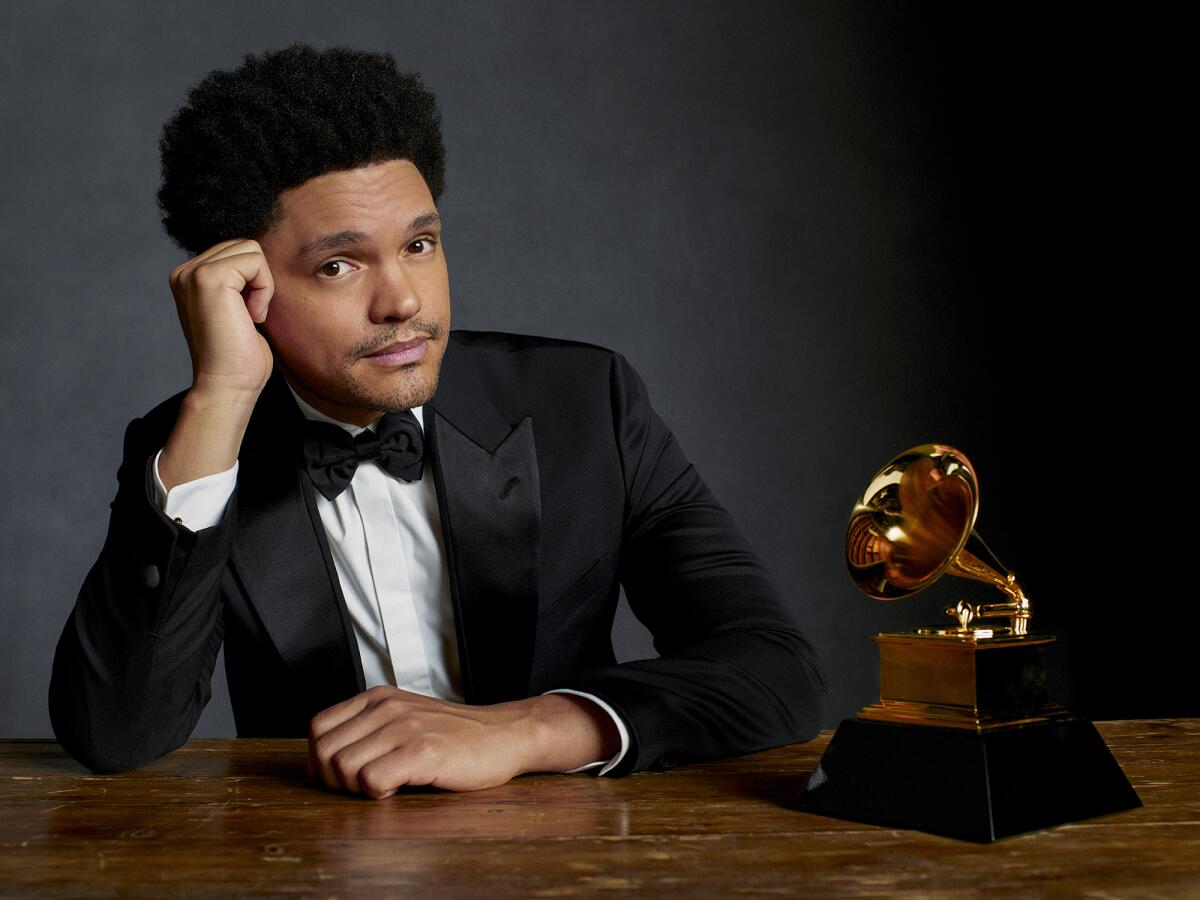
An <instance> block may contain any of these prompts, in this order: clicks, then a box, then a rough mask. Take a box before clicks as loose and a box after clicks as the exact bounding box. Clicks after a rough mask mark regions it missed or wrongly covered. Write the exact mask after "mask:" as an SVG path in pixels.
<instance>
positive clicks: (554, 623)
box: [537, 553, 616, 646]
mask: <svg viewBox="0 0 1200 900" xmlns="http://www.w3.org/2000/svg"><path fill="white" fill-rule="evenodd" d="M611 560H612V554H611V553H606V554H604V556H602V557H600V558H599V559H597V560H596V561H595V562H594V563H592V565H591V566H590V567H589V568H588V570H587V571H586V572H584V573H583V575H581V576H580V577H579V578H577V579H576V580H575V581H574V583H572V584H571V586H570V587H568V588H567V589H566V590H564V591H563V592H562V593H561V594H559V595H558V596H557V597H556V598H554V600H552V601H551V602H550V605H549V606H547V607H546V608H545V609H544V610H542V611H541V612H540V613H539V614H538V622H537V644H538V646H541V645H542V644H544V643H546V642H547V641H551V640H554V639H555V638H557V637H559V636H560V635H561V634H562V633H563V632H564V631H565V630H566V629H567V628H568V626H570V627H571V628H572V629H577V628H579V627H584V628H587V629H589V630H590V629H591V627H592V626H594V625H597V624H599V623H598V622H597V619H598V618H603V616H604V614H605V612H604V611H605V606H606V601H608V600H609V598H610V597H613V598H615V596H616V576H615V573H614V572H613V569H612V565H611ZM607 605H609V606H613V605H614V604H607ZM608 618H609V620H610V621H609V622H608V628H610V629H611V627H612V622H611V618H612V616H611V612H610V613H609V614H608Z"/></svg>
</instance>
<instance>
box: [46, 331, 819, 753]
mask: <svg viewBox="0 0 1200 900" xmlns="http://www.w3.org/2000/svg"><path fill="white" fill-rule="evenodd" d="M180 396H181V395H180ZM179 400H180V397H179V396H177V397H175V398H173V399H172V400H169V401H167V402H166V403H164V404H162V405H161V406H159V407H158V408H156V409H155V410H154V411H152V412H151V413H150V414H148V415H147V416H146V417H145V418H143V419H139V420H136V421H134V422H133V423H132V424H131V425H130V426H129V428H128V430H127V432H126V436H125V451H124V460H123V462H122V465H121V469H120V471H119V473H118V492H117V496H116V499H115V500H114V501H113V504H112V515H111V519H110V524H109V530H108V535H107V538H106V540H105V544H104V548H103V550H102V551H101V553H100V557H99V559H98V560H97V562H96V564H95V566H93V568H92V570H91V571H90V572H89V574H88V576H87V579H86V581H85V582H84V585H83V588H82V590H81V592H80V595H79V598H78V600H77V602H76V604H75V608H74V610H73V611H72V614H71V617H70V619H69V620H68V622H67V625H66V628H65V629H64V631H63V634H62V638H61V639H60V641H59V644H58V648H57V652H56V654H55V660H54V671H53V676H52V680H51V685H50V713H51V720H52V722H53V725H54V731H55V734H56V735H57V737H58V739H59V741H60V742H61V743H62V745H63V746H64V747H65V748H66V749H67V750H68V751H69V752H70V753H71V754H72V755H74V756H75V757H76V758H77V759H79V760H80V761H81V762H83V763H84V764H85V765H87V766H88V767H90V768H92V769H94V770H97V771H120V770H126V769H130V768H135V767H137V766H140V765H143V764H145V763H147V762H150V761H152V760H154V759H156V758H158V757H159V756H161V755H163V754H164V753H167V752H168V751H170V750H173V749H174V748H175V747H178V746H179V745H180V744H182V743H183V742H184V741H186V740H187V738H188V736H189V735H190V733H191V731H192V728H193V727H194V725H195V723H196V720H197V718H198V717H199V715H200V712H201V710H202V708H203V706H204V704H205V703H206V702H207V701H208V698H209V696H210V688H209V679H210V676H211V674H212V670H213V666H214V664H215V661H216V657H217V651H218V649H219V648H220V647H221V644H222V642H224V645H225V663H226V671H227V675H228V683H229V692H230V699H231V701H232V705H233V712H234V716H235V719H236V722H237V729H238V734H239V736H242V737H270V736H277V737H284V736H288V737H299V736H305V735H307V733H308V723H309V720H310V719H311V717H312V716H313V715H315V714H316V713H317V712H319V711H320V710H322V709H324V708H326V707H328V706H331V705H332V704H334V703H337V702H340V701H341V700H344V699H346V698H347V697H350V696H352V695H354V694H355V693H357V692H359V691H361V690H362V689H363V675H362V666H361V663H360V661H359V658H358V646H357V642H356V640H355V637H354V632H353V629H352V626H351V623H350V618H349V615H348V613H347V610H346V605H345V601H344V599H343V598H342V594H341V590H340V588H339V584H338V578H337V574H336V571H335V569H334V566H333V562H332V559H331V557H330V554H329V549H328V546H327V543H326V538H325V533H324V530H323V528H322V526H321V522H320V519H319V517H318V515H317V512H316V508H315V505H314V492H313V488H312V485H311V483H310V482H309V480H308V478H307V476H305V475H304V474H303V473H302V471H301V469H300V467H299V440H298V434H299V429H300V427H301V425H302V422H303V417H302V415H301V413H300V411H299V410H298V409H297V407H296V404H295V402H294V401H293V400H292V398H291V396H290V394H289V393H288V391H287V388H286V385H284V384H283V383H282V381H281V380H279V379H278V378H273V379H272V381H271V383H270V384H269V385H268V387H267V388H266V390H264V392H263V395H262V397H260V399H259V402H258V405H257V406H256V408H255V412H254V415H253V417H252V419H251V423H250V426H249V428H248V430H247V433H246V436H245V439H244V440H243V443H242V450H241V454H240V467H239V471H238V483H237V488H236V490H235V492H234V495H233V497H232V499H231V500H230V503H229V505H228V507H227V509H226V512H225V515H224V517H223V519H222V521H221V522H220V523H218V524H217V525H216V526H214V527H212V528H207V529H204V530H202V531H199V532H195V533H193V532H191V531H189V530H188V529H186V528H184V527H182V526H180V525H177V524H176V523H174V522H172V521H171V520H169V519H167V518H166V517H165V516H164V515H163V513H162V512H161V511H160V510H159V509H158V507H157V505H156V503H155V502H154V499H153V498H154V491H153V484H152V478H153V475H152V468H151V466H152V461H153V457H154V455H155V454H156V453H157V452H158V450H159V449H161V448H162V446H163V445H164V443H165V442H166V438H167V435H168V434H169V433H170V430H171V427H172V425H173V424H174V421H175V417H176V415H177V412H178V408H179ZM425 431H426V446H427V452H428V453H430V454H431V470H432V473H433V477H434V478H435V479H436V486H437V495H438V502H439V506H440V512H441V520H442V527H443V531H444V537H445V543H446V550H447V560H448V565H449V569H450V586H451V593H452V597H453V601H454V610H455V616H456V622H457V629H458V641H459V655H460V660H461V665H462V675H463V680H464V690H465V694H466V699H467V702H468V703H476V704H483V703H495V702H499V701H503V700H511V699H518V698H522V697H527V696H531V695H535V694H538V693H542V692H544V691H546V690H549V689H551V688H560V687H561V688H575V689H578V690H582V691H587V692H589V693H591V694H594V695H596V696H598V697H600V698H602V699H604V700H605V701H606V702H608V703H609V704H610V705H611V706H612V707H613V708H614V709H615V710H616V711H617V713H618V714H619V715H620V716H621V717H622V718H623V720H624V721H625V723H626V725H627V726H628V728H629V734H630V739H631V746H630V750H629V752H628V754H627V755H626V756H625V758H624V759H623V760H622V762H621V764H620V765H619V766H618V767H617V768H616V769H615V770H614V774H624V773H627V772H631V771H635V770H638V769H643V768H646V767H649V766H667V765H671V764H673V762H675V761H684V760H687V759H703V758H712V757H717V756H725V755H732V754H736V753H743V752H748V751H751V750H756V749H761V748H764V747H769V746H778V745H780V744H785V743H791V742H794V741H797V740H805V739H808V738H810V737H811V736H812V735H813V734H814V733H815V732H816V731H817V730H818V729H819V728H820V721H821V713H822V707H823V701H824V690H825V688H824V681H823V678H822V676H821V672H820V667H819V664H818V662H817V659H816V655H815V654H814V652H813V650H812V647H811V646H810V645H809V644H808V642H807V641H806V640H805V639H804V637H803V636H802V635H801V633H800V631H799V629H798V628H797V627H796V625H795V624H794V622H793V620H792V618H791V616H790V615H789V614H788V612H787V608H786V606H785V604H784V603H783V601H782V599H781V598H780V596H779V594H778V593H777V591H776V589H775V587H774V586H773V584H772V582H771V581H770V579H769V578H768V576H767V574H766V572H765V571H764V569H763V566H762V564H761V562H760V561H759V559H758V557H757V556H756V555H755V554H754V553H753V552H752V551H751V549H750V548H749V547H748V546H747V544H746V542H745V540H744V539H743V538H742V536H741V534H740V533H739V532H738V530H737V528H736V526H735V525H734V523H733V521H732V520H731V518H730V516H729V515H728V513H727V512H726V511H725V510H724V509H723V508H722V507H721V506H720V505H719V504H718V503H717V501H716V500H715V499H714V498H713V496H712V494H711V493H710V492H709V491H708V489H707V488H706V487H705V485H704V483H703V482H702V481H701V479H700V477H699V475H698V474H697V473H696V471H695V469H694V468H693V467H692V466H691V465H690V464H689V463H688V461H687V460H686V459H685V458H684V456H683V454H682V452H681V451H680V449H679V447H678V445H677V444H676V442H675V440H674V438H673V437H672V435H671V433H670V432H669V430H668V429H667V427H666V426H665V425H664V424H663V422H662V420H661V419H659V417H658V416H657V415H655V413H654V412H653V411H652V410H651V408H650V405H649V402H648V399H647V397H646V391H645V387H644V385H643V384H642V382H641V380H640V379H639V378H638V376H637V375H636V373H635V372H634V371H633V370H632V368H630V366H629V365H628V363H626V362H625V360H624V359H623V358H622V357H621V356H619V355H618V354H615V353H612V352H610V351H607V350H603V349H601V348H598V347H592V346H588V345H583V344H576V343H569V342H563V341H551V340H546V339H541V338H530V337H521V336H515V335H504V334H491V333H470V332H454V333H452V334H451V336H450V340H449V343H448V346H447V349H446V355H445V358H444V360H443V365H442V373H441V379H440V383H439V386H438V390H437V393H436V395H435V396H434V398H433V399H432V400H431V401H430V402H429V403H428V404H427V405H426V407H425ZM620 585H624V587H625V591H626V595H627V597H628V599H629V602H630V605H631V607H632V609H633V611H634V613H635V614H636V615H637V616H638V618H639V619H640V620H641V621H642V622H643V623H644V624H645V625H646V626H647V627H648V628H649V630H650V631H651V633H652V634H653V635H654V641H655V647H656V649H657V650H658V652H659V653H660V654H661V656H660V658H658V659H652V660H642V661H638V662H629V663H624V664H621V665H618V664H616V662H615V659H614V656H613V649H612V643H611V636H610V634H611V626H612V620H613V614H614V610H615V608H616V604H617V598H618V589H619V586H620Z"/></svg>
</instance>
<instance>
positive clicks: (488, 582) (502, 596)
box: [425, 352, 541, 703]
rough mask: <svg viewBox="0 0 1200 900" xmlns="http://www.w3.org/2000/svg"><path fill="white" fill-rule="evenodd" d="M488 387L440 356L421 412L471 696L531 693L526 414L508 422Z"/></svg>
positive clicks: (535, 508) (532, 569) (533, 603)
mask: <svg viewBox="0 0 1200 900" xmlns="http://www.w3.org/2000/svg"><path fill="white" fill-rule="evenodd" d="M447 356H448V357H449V356H450V354H449V352H448V354H447ZM486 397H487V393H486V391H484V390H483V389H482V386H481V385H471V384H470V374H469V373H468V372H464V371H463V370H461V369H459V368H456V367H453V366H446V367H444V368H443V376H442V383H441V384H440V385H439V387H438V393H437V396H436V398H435V399H434V400H433V401H431V404H430V405H429V406H427V407H426V409H427V410H430V411H432V412H433V415H432V416H429V415H427V416H426V419H425V427H426V434H427V438H428V445H429V449H430V452H432V454H433V466H432V468H433V473H434V478H435V479H436V482H437V490H438V503H439V505H440V507H441V516H442V531H443V533H444V536H445V539H446V551H447V557H448V559H447V562H448V565H449V567H450V587H451V592H452V593H453V596H454V604H455V614H456V615H457V617H458V636H459V658H460V663H461V666H462V672H463V687H464V691H465V693H466V698H467V701H468V702H469V703H496V702H499V701H502V700H512V699H517V698H521V697H525V696H527V695H528V692H529V674H530V665H531V661H532V658H533V644H534V632H535V627H536V623H537V596H538V572H539V563H540V555H541V492H540V485H539V481H538V465H537V450H536V448H535V446H534V437H533V420H532V419H531V418H529V417H528V416H526V417H525V418H524V419H522V420H521V421H520V422H519V423H518V424H517V426H516V427H515V428H512V427H510V426H509V424H508V423H507V422H505V421H504V419H503V418H502V417H501V415H500V414H499V412H498V411H497V410H496V409H495V408H494V407H493V406H492V405H491V404H490V402H489V401H487V400H486Z"/></svg>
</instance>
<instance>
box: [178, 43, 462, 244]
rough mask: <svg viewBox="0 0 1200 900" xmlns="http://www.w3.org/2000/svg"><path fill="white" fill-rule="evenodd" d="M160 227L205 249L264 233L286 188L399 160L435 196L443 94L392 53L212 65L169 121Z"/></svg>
mask: <svg viewBox="0 0 1200 900" xmlns="http://www.w3.org/2000/svg"><path fill="white" fill-rule="evenodd" d="M159 150H160V151H161V154H162V186H161V187H160V188H159V191H158V205H159V208H160V209H161V210H162V222H163V227H164V228H165V229H166V231H167V234H169V235H170V236H171V237H172V238H173V239H174V240H175V242H176V243H177V244H179V245H180V246H181V247H183V248H184V249H185V250H187V251H189V252H191V253H199V252H200V251H202V250H205V249H206V248H208V247H211V246H212V245H213V244H216V243H218V242H220V241H223V240H227V239H229V238H233V237H251V238H257V237H260V236H261V235H262V234H264V233H265V232H266V231H268V230H269V229H270V228H271V226H272V225H274V224H275V223H276V222H277V221H278V218H279V195H280V193H281V192H283V191H285V190H287V189H288V188H292V187H296V186H297V185H300V184H303V183H304V182H305V181H308V180H309V179H310V178H315V177H316V176H318V175H323V174H325V173H326V172H337V171H342V170H345V169H355V168H358V167H360V166H364V165H369V164H371V163H376V162H383V161H385V160H390V159H407V160H410V161H411V162H412V163H413V165H415V166H416V167H417V170H418V171H419V172H420V173H421V175H422V176H423V177H424V179H425V183H426V185H428V187H429V192H430V193H431V194H432V195H433V198H434V200H435V201H436V200H437V199H438V197H439V196H441V193H442V189H443V187H444V186H445V168H446V150H445V147H444V146H443V145H442V133H441V121H440V116H439V114H438V109H437V101H436V99H435V98H434V96H433V94H432V93H430V92H429V91H428V90H426V88H425V86H424V85H423V84H422V82H421V79H420V77H419V76H418V75H416V74H415V73H403V72H400V71H398V70H397V68H396V61H395V60H394V59H393V58H392V55H391V54H390V53H367V52H363V51H359V50H351V49H349V48H346V47H334V48H330V49H316V48H313V47H307V46H303V45H300V44H297V45H295V46H292V47H289V48H287V49H286V50H279V51H275V52H266V53H263V54H262V55H261V56H255V55H253V54H251V55H248V56H247V57H246V58H245V60H244V61H243V62H242V65H241V66H240V67H238V68H237V69H234V70H232V71H214V72H210V73H209V74H208V75H207V76H206V77H205V78H204V80H203V81H201V82H200V83H199V84H198V85H196V87H194V88H193V89H192V90H191V91H190V92H189V93H188V97H187V102H186V103H185V104H184V106H183V107H182V108H181V109H180V110H179V111H178V112H176V113H175V115H174V116H172V117H171V120H170V121H169V122H167V124H166V126H165V127H164V128H163V133H162V138H161V140H160V141H159Z"/></svg>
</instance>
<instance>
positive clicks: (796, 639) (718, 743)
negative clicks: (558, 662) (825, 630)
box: [565, 356, 826, 775]
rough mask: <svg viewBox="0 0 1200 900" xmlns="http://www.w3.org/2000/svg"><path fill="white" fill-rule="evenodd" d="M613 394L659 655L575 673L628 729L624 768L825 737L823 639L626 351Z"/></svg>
mask: <svg viewBox="0 0 1200 900" xmlns="http://www.w3.org/2000/svg"><path fill="white" fill-rule="evenodd" d="M612 397H613V421H614V426H615V433H616V439H617V445H618V449H619V452H620V454H621V457H622V467H623V471H624V480H625V491H626V506H625V517H624V534H623V544H622V550H621V564H620V578H621V582H622V584H623V586H624V588H625V593H626V597H627V598H628V600H629V604H630V607H631V609H632V610H633V612H634V614H635V615H636V616H637V617H638V619H639V620H640V621H641V622H642V623H643V624H644V625H646V627H647V628H648V629H649V630H650V632H651V633H652V634H653V636H654V646H655V649H656V650H657V651H658V652H659V654H660V656H659V658H658V659H651V660H639V661H636V662H628V663H623V664H619V665H615V666H610V667H605V668H599V669H591V670H588V671H586V672H582V673H580V674H579V675H578V676H576V677H575V678H573V679H571V680H569V682H568V683H567V684H566V685H565V686H566V687H569V688H573V689H575V690H580V691H586V692H589V693H592V694H595V695H596V696H598V697H601V698H602V699H603V700H604V701H605V702H607V703H608V704H610V705H611V706H612V707H613V708H614V709H616V711H617V712H618V713H619V714H620V715H621V716H622V718H623V719H624V720H625V722H626V724H627V726H628V727H629V731H630V738H631V746H630V750H629V752H628V753H627V754H626V756H625V758H624V759H622V760H621V762H620V763H619V764H618V766H617V767H616V768H615V769H614V770H613V771H612V773H611V774H613V775H624V774H628V773H629V772H634V771H638V770H641V769H645V768H649V767H658V768H669V767H670V766H672V765H674V764H675V763H677V762H685V761H688V760H702V759H713V758H718V757H724V756H732V755H736V754H741V753H748V752H751V751H754V750H762V749H766V748H768V747H775V746H780V745H783V744H788V743H794V742H797V741H802V740H808V739H810V738H812V737H813V736H814V735H815V734H816V733H817V731H819V730H820V727H821V721H822V718H823V713H824V706H825V693H826V691H825V681H824V677H823V675H822V672H821V666H820V662H819V660H818V659H817V655H816V652H815V651H814V649H813V647H812V645H811V644H810V643H809V642H808V641H807V640H806V639H805V637H804V636H803V634H802V633H801V631H800V629H799V628H798V626H797V625H796V623H795V621H794V620H793V618H792V616H791V614H790V613H789V611H788V608H787V605H786V604H785V602H784V600H783V598H782V596H781V595H780V593H779V591H778V590H777V588H776V586H775V584H774V583H773V582H772V580H771V578H770V576H769V575H768V573H767V572H766V569H765V567H764V565H763V563H762V561H761V560H760V559H759V557H758V556H757V555H756V554H755V553H754V551H753V550H752V549H751V548H750V546H749V545H748V544H747V542H746V540H745V538H744V537H743V536H742V534H741V532H740V531H739V530H738V528H737V526H736V525H735V524H734V522H733V519H732V517H731V516H730V515H729V513H728V512H727V511H726V510H725V509H724V508H723V507H722V506H721V505H720V503H718V502H717V500H716V498H715V497H714V496H713V494H712V492H711V491H709V489H708V488H707V487H706V486H705V484H704V482H703V481H702V480H701V478H700V476H699V474H698V473H697V472H696V469H695V468H694V467H693V466H692V465H691V464H690V463H689V462H688V461H687V459H686V458H685V457H684V455H683V452H682V451H681V450H680V448H679V445H678V444H677V443H676V441H675V438H674V436H673V435H672V434H671V432H670V430H669V429H668V428H667V426H666V424H665V423H664V422H663V421H662V420H661V419H660V418H659V417H658V416H657V415H656V414H655V413H654V411H653V410H652V409H651V408H650V404H649V400H648V398H647V395H646V389H645V386H644V384H643V383H642V381H641V379H640V378H639V377H638V375H637V374H636V372H634V370H633V369H632V368H631V367H630V366H629V364H628V363H627V362H626V361H625V360H624V359H623V358H622V357H620V356H616V357H614V364H613V369H612Z"/></svg>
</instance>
